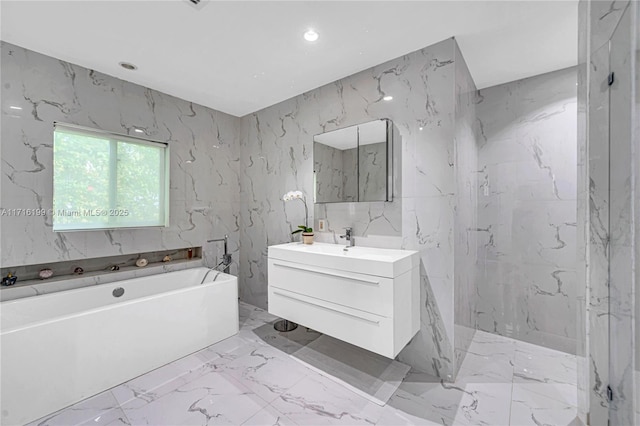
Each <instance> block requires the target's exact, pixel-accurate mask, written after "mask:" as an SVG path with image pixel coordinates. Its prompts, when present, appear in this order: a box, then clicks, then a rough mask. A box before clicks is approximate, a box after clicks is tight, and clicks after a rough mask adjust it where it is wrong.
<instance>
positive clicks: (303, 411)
mask: <svg viewBox="0 0 640 426" xmlns="http://www.w3.org/2000/svg"><path fill="white" fill-rule="evenodd" d="M271 405H272V406H273V407H274V408H275V409H276V410H278V411H279V412H281V413H283V414H284V415H285V416H287V417H288V418H290V419H291V420H293V421H294V422H295V423H297V424H299V425H367V424H368V425H373V424H375V423H376V421H377V420H378V419H379V418H380V416H381V415H382V413H383V408H382V407H380V406H378V405H376V404H374V403H372V402H370V401H369V400H367V399H365V398H363V397H361V396H360V395H357V394H355V393H353V392H351V391H349V390H347V389H346V388H344V387H342V386H340V385H339V384H337V383H335V382H334V381H332V380H329V379H327V378H326V377H323V376H321V375H319V374H316V373H313V374H311V375H309V376H307V377H305V378H304V379H302V380H301V381H300V382H299V383H298V384H296V385H295V386H293V387H292V388H291V389H289V390H288V391H287V392H285V393H284V394H282V395H281V396H279V397H278V398H277V399H276V400H275V401H273V402H272V403H271Z"/></svg>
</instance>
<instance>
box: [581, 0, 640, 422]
mask: <svg viewBox="0 0 640 426" xmlns="http://www.w3.org/2000/svg"><path fill="white" fill-rule="evenodd" d="M579 11H580V14H579V29H580V31H579V33H580V35H581V38H580V47H579V53H580V58H579V59H580V66H581V69H582V70H583V72H582V74H583V75H584V78H582V79H580V80H579V93H580V99H581V100H582V103H583V105H581V107H582V108H581V109H583V110H584V113H583V118H582V119H581V120H580V122H579V125H580V128H579V132H580V133H579V135H580V136H581V137H580V138H579V146H580V152H581V161H580V162H579V165H580V174H579V176H580V180H581V188H580V190H579V195H580V199H579V202H580V204H579V206H580V208H579V212H580V216H579V217H580V220H579V230H580V234H581V235H582V236H581V239H582V241H583V243H584V245H583V246H582V245H581V246H580V258H579V263H580V269H582V270H583V271H584V277H585V279H586V290H585V301H584V303H585V306H584V308H583V309H584V314H583V315H584V319H585V323H586V330H584V333H585V334H584V336H583V337H582V342H581V345H579V348H580V350H581V351H583V354H582V356H581V357H582V358H583V359H584V360H585V361H584V362H580V359H579V362H578V384H579V390H580V391H581V394H580V395H579V402H580V407H579V408H580V411H581V412H583V413H587V414H588V418H589V421H590V424H607V422H610V424H637V422H635V419H634V411H635V408H637V407H635V408H634V397H635V396H636V395H634V383H633V380H634V376H636V375H635V374H633V371H634V363H636V361H637V360H635V356H634V352H635V351H636V347H635V346H636V343H637V342H635V341H634V340H635V337H636V336H635V334H634V332H633V327H634V325H635V324H634V322H635V321H637V318H634V315H635V313H636V312H635V310H636V309H637V306H634V302H635V297H636V296H637V287H636V285H637V282H636V280H637V276H634V263H636V262H637V259H638V247H637V246H635V241H634V240H633V238H632V236H633V235H634V232H635V231H636V230H637V226H638V224H637V221H636V220H635V219H636V216H637V214H635V215H634V214H633V213H634V203H633V202H632V200H635V203H636V206H637V202H638V200H637V199H638V195H637V194H635V193H634V191H635V187H634V182H637V181H638V176H637V165H638V164H639V163H640V158H638V151H637V147H638V145H639V144H640V141H639V140H638V131H637V129H638V121H640V120H639V118H638V113H637V111H638V109H637V108H638V107H637V103H638V101H637V99H638V98H637V96H638V95H637V90H638V89H637V87H638V86H637V85H635V83H634V80H635V81H637V80H638V68H637V61H638V52H637V47H636V46H637V43H638V37H639V36H638V31H639V27H638V19H639V18H638V13H639V12H638V4H637V2H633V1H628V0H622V1H584V0H582V1H580V3H579ZM610 72H614V74H615V78H614V82H613V84H612V85H611V86H609V84H608V76H609V73H610ZM634 91H635V92H634ZM634 222H635V223H634ZM581 357H579V358H581ZM636 365H637V364H636ZM607 386H610V388H611V390H612V392H613V400H612V401H611V402H609V400H608V398H607Z"/></svg>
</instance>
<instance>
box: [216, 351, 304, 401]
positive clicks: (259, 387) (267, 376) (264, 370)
mask: <svg viewBox="0 0 640 426" xmlns="http://www.w3.org/2000/svg"><path fill="white" fill-rule="evenodd" d="M292 361H293V362H292ZM225 372H226V373H227V374H229V375H230V376H232V377H233V378H235V379H236V380H237V381H239V382H240V383H242V384H243V385H244V386H246V387H247V388H249V389H251V391H252V392H255V393H256V394H257V395H259V396H260V397H261V398H262V399H264V400H266V401H267V402H272V401H273V400H274V399H276V398H277V397H278V396H280V395H282V394H283V393H284V392H286V391H287V390H288V389H290V388H291V387H293V386H294V385H295V384H296V383H298V382H299V381H300V380H302V379H304V378H305V377H306V376H307V375H309V374H310V373H311V370H309V369H307V368H305V367H304V366H303V365H302V364H300V363H298V362H295V361H294V360H292V359H291V358H290V357H289V356H288V355H286V354H283V353H282V352H281V351H279V350H277V349H275V348H272V347H271V346H268V345H264V346H261V347H259V348H256V349H254V350H253V351H251V352H250V353H248V354H246V355H244V356H242V357H240V358H238V359H236V360H235V361H233V362H231V363H229V364H227V365H226V368H225Z"/></svg>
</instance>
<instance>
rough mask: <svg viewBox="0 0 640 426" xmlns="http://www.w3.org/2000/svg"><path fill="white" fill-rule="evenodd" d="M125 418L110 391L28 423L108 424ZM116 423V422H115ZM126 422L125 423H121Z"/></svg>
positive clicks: (33, 425) (49, 425)
mask: <svg viewBox="0 0 640 426" xmlns="http://www.w3.org/2000/svg"><path fill="white" fill-rule="evenodd" d="M120 418H124V419H126V417H125V415H124V412H123V411H122V410H121V409H120V405H119V404H118V401H117V400H116V399H115V397H114V396H113V394H112V393H111V391H106V392H102V393H100V394H98V395H96V396H93V397H91V398H88V399H85V400H84V401H80V402H78V403H77V404H75V405H72V406H71V407H67V408H65V409H62V410H60V411H58V412H55V413H53V414H50V415H48V416H45V417H43V418H41V419H39V420H36V421H34V422H31V423H29V424H28V425H29V426H68V425H83V424H92V425H99V426H102V425H108V424H110V423H112V422H115V421H117V420H118V419H120ZM116 424H117V423H116ZM123 424H127V423H123Z"/></svg>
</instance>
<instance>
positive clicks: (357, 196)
mask: <svg viewBox="0 0 640 426" xmlns="http://www.w3.org/2000/svg"><path fill="white" fill-rule="evenodd" d="M392 145H393V132H392V122H391V120H387V119H382V120H373V121H369V122H367V123H363V124H358V125H355V126H350V127H345V128H342V129H338V130H333V131H330V132H326V133H321V134H319V135H316V136H314V137H313V176H314V187H315V191H314V195H315V197H314V201H315V202H316V203H349V202H362V201H392V200H393V194H392V192H393V191H392V188H393V182H392V179H393V170H392V163H393V162H392V150H393V147H392Z"/></svg>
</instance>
